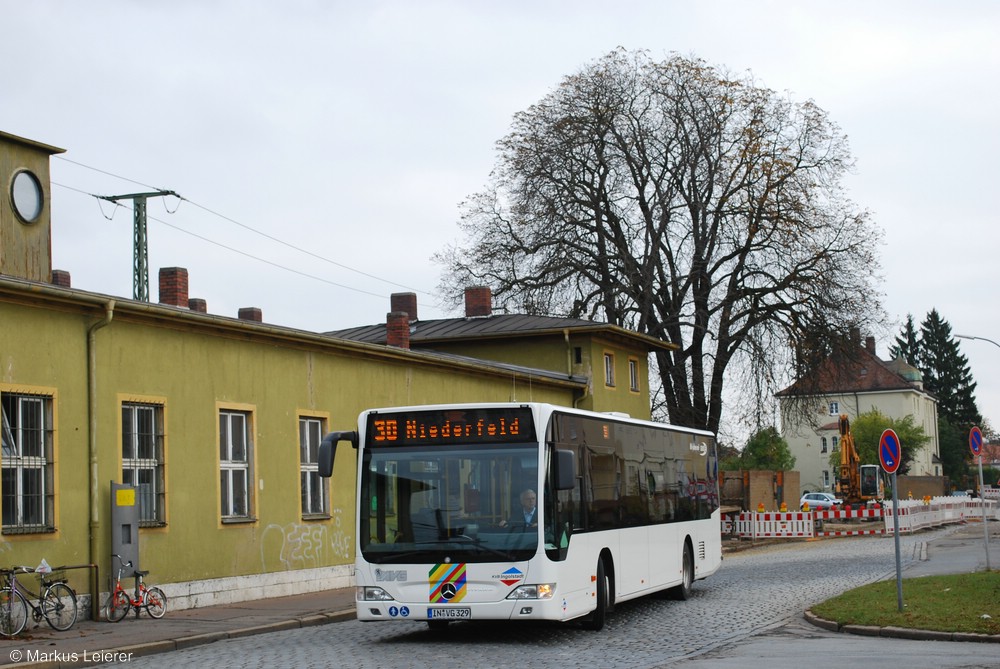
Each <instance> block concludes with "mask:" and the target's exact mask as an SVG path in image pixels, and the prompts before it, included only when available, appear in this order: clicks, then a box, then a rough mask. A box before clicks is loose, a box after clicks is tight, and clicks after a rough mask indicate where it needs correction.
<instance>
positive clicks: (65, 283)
mask: <svg viewBox="0 0 1000 669" xmlns="http://www.w3.org/2000/svg"><path fill="white" fill-rule="evenodd" d="M71 284H72V282H71V281H70V277H69V272H67V271H66V270H64V269H54V270H52V285H53V286H62V287H63V288H72V285H71Z"/></svg>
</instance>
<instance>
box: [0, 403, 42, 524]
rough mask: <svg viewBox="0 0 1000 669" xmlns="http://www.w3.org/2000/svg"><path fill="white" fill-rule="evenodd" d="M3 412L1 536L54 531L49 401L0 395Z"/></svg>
mask: <svg viewBox="0 0 1000 669" xmlns="http://www.w3.org/2000/svg"><path fill="white" fill-rule="evenodd" d="M0 406H2V408H3V478H2V481H0V485H2V487H3V500H2V504H0V505H2V507H3V510H2V513H3V532H4V534H18V533H28V532H48V531H52V530H54V529H55V527H54V525H53V523H54V515H55V514H54V494H55V490H54V489H53V487H54V486H53V474H52V460H53V457H52V398H51V397H47V396H44V395H24V394H17V393H3V394H0Z"/></svg>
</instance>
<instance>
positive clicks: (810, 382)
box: [776, 346, 930, 397]
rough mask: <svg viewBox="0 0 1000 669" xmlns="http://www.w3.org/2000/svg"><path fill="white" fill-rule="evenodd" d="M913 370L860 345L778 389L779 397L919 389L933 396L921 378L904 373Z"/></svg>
mask: <svg viewBox="0 0 1000 669" xmlns="http://www.w3.org/2000/svg"><path fill="white" fill-rule="evenodd" d="M911 369H914V368H912V367H910V365H908V364H906V363H905V362H902V361H900V360H893V361H890V362H886V361H884V360H882V359H880V358H879V357H878V356H877V355H875V354H874V353H873V352H872V351H870V350H869V349H868V348H866V347H863V346H858V347H857V348H856V349H854V351H853V352H852V353H851V354H849V355H848V354H844V355H840V356H831V357H829V358H827V359H826V360H824V361H823V362H822V363H821V364H820V365H819V366H818V367H817V368H816V370H815V372H814V373H813V374H811V375H809V376H808V377H803V378H801V379H799V380H797V381H796V382H795V383H793V384H792V385H790V386H788V387H787V388H785V389H784V390H781V391H779V392H777V393H776V396H777V397H796V396H806V395H840V394H845V393H864V392H884V391H891V390H916V391H919V392H923V393H925V394H928V395H929V394H930V393H927V391H925V390H924V389H923V386H922V384H921V383H920V380H919V379H914V380H913V381H911V380H908V379H907V378H905V377H904V376H903V375H902V374H901V373H900V372H902V373H903V374H907V375H908V376H912V374H908V372H909V370H911ZM897 370H898V371H897Z"/></svg>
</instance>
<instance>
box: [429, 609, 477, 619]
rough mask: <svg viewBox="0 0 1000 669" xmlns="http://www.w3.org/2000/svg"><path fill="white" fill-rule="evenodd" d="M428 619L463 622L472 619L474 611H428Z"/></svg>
mask: <svg viewBox="0 0 1000 669" xmlns="http://www.w3.org/2000/svg"><path fill="white" fill-rule="evenodd" d="M427 617H428V618H447V619H449V620H461V619H466V618H471V617H472V609H470V608H468V607H464V608H450V609H427Z"/></svg>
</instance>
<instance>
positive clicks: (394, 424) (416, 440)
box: [368, 408, 535, 446]
mask: <svg viewBox="0 0 1000 669" xmlns="http://www.w3.org/2000/svg"><path fill="white" fill-rule="evenodd" d="M534 440H535V429H534V421H533V420H532V418H531V410H530V409H526V408H495V409H442V410H435V411H398V412H392V413H371V414H369V415H368V443H370V444H373V445H379V446H416V445H435V444H484V443H490V444H496V443H524V442H530V441H534Z"/></svg>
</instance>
